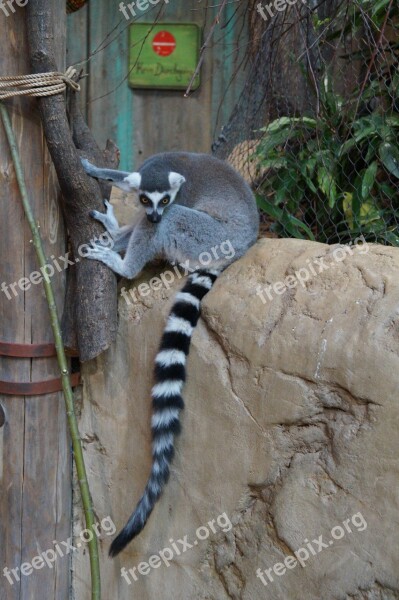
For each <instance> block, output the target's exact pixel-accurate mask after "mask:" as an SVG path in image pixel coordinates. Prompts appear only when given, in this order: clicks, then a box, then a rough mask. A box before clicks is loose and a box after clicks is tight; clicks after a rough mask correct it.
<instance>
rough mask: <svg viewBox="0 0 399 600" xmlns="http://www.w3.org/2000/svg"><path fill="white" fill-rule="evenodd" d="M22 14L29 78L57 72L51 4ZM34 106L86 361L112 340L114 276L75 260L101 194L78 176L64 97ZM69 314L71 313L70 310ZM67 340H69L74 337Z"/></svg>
mask: <svg viewBox="0 0 399 600" xmlns="http://www.w3.org/2000/svg"><path fill="white" fill-rule="evenodd" d="M25 10H26V13H27V31H28V42H29V54H30V62H31V66H32V72H33V73H43V72H47V71H59V70H61V71H62V68H61V69H60V68H59V67H60V66H59V65H57V64H56V62H55V58H54V44H55V40H54V29H53V22H54V18H55V15H54V14H53V8H52V3H51V2H48V0H30V2H29V3H28V4H27V7H26V9H25ZM38 104H39V111H40V116H41V121H42V124H43V129H44V134H45V137H46V141H47V146H48V149H49V152H50V155H51V158H52V160H53V163H54V166H55V170H56V172H57V176H58V181H59V184H60V187H61V192H62V195H63V210H64V214H65V219H66V224H67V227H68V231H69V234H70V237H71V244H72V249H73V253H74V256H75V257H76V259H79V262H78V263H77V264H76V265H75V266H74V267H73V269H76V288H75V289H76V297H75V307H74V310H73V311H72V312H73V315H74V316H75V318H76V327H75V329H76V338H77V345H78V352H79V356H80V359H81V360H82V361H85V360H89V359H91V358H94V357H95V356H97V355H98V354H100V353H101V352H103V351H104V350H106V349H107V348H108V347H109V345H110V344H111V343H112V342H113V341H114V339H115V336H116V326H117V303H116V278H115V275H114V274H113V273H112V271H110V269H108V268H107V267H106V266H105V265H103V264H101V263H100V262H97V261H96V262H95V261H90V260H85V259H82V258H81V257H80V254H79V248H80V246H82V245H83V244H87V243H88V242H89V241H90V240H93V239H95V238H96V237H98V236H99V235H101V233H103V231H104V230H103V228H102V226H101V225H100V224H99V223H97V222H96V221H94V220H93V219H90V217H89V212H90V210H93V209H95V210H102V207H103V202H102V200H103V194H102V190H101V188H100V187H99V185H98V184H97V182H96V181H94V180H93V179H91V178H89V177H88V176H87V175H86V174H85V172H84V171H83V168H82V166H81V163H80V158H79V153H78V151H77V148H76V146H75V143H74V140H73V137H72V134H71V131H70V128H69V124H68V119H67V113H66V106H65V99H64V97H63V95H61V94H58V95H55V96H48V97H43V98H39V99H38ZM75 119H76V122H75V123H74V124H73V128H74V138H75V141H76V143H77V144H78V145H79V146H80V150H81V151H82V150H83V151H84V152H85V155H86V156H87V157H88V158H89V159H91V160H93V162H98V163H99V164H100V159H101V158H102V161H101V162H104V157H102V156H101V153H100V151H99V149H98V147H97V145H96V144H95V142H94V140H93V139H92V138H91V135H89V134H88V129H87V128H86V130H85V129H84V127H83V126H82V123H81V122H79V119H78V118H77V116H76V111H75ZM108 194H109V190H108ZM72 287H73V286H72ZM70 297H71V295H69V299H70ZM68 310H69V311H71V307H70V306H69V307H68ZM73 320H74V319H72V321H73ZM64 321H65V320H64ZM67 321H70V319H67ZM70 337H71V339H73V334H71V336H70Z"/></svg>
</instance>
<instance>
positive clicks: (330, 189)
mask: <svg viewBox="0 0 399 600" xmlns="http://www.w3.org/2000/svg"><path fill="white" fill-rule="evenodd" d="M317 182H318V184H319V188H320V189H321V191H322V192H323V194H324V195H325V196H326V197H327V198H328V205H329V207H330V208H333V207H334V206H335V202H336V200H337V186H336V183H335V179H334V175H333V174H332V173H331V172H330V171H329V170H328V169H327V167H325V166H320V167H319V168H318V170H317Z"/></svg>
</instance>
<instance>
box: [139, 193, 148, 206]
mask: <svg viewBox="0 0 399 600" xmlns="http://www.w3.org/2000/svg"><path fill="white" fill-rule="evenodd" d="M140 202H141V204H148V202H149V200H148V198H147V196H144V194H142V195H141V196H140Z"/></svg>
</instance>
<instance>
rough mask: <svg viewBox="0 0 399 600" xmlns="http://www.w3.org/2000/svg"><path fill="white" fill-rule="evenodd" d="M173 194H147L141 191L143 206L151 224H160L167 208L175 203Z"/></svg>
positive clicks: (140, 198) (140, 197)
mask: <svg viewBox="0 0 399 600" xmlns="http://www.w3.org/2000/svg"><path fill="white" fill-rule="evenodd" d="M171 198H172V196H171V192H170V190H168V191H167V192H146V191H144V190H139V200H140V203H141V206H143V207H144V208H145V211H146V213H147V219H148V220H149V221H151V223H159V221H160V220H161V219H162V214H163V211H164V210H165V208H166V207H167V206H168V205H169V204H171V202H173V200H172V199H171Z"/></svg>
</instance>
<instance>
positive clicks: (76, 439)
mask: <svg viewBox="0 0 399 600" xmlns="http://www.w3.org/2000/svg"><path fill="white" fill-rule="evenodd" d="M0 114H1V118H2V121H3V125H4V129H5V132H6V136H7V140H8V143H9V146H10V149H11V156H12V159H13V162H14V166H15V173H16V176H17V181H18V186H19V189H20V192H21V198H22V204H23V208H24V211H25V216H26V219H27V221H28V224H29V227H30V229H31V232H32V241H33V246H34V248H35V250H36V254H37V259H38V262H39V265H40V267H44V266H45V265H46V262H47V260H46V257H45V254H44V250H43V244H42V240H41V238H40V234H39V229H38V227H37V225H36V222H35V219H34V215H33V212H32V208H31V206H30V202H29V198H28V192H27V189H26V184H25V177H24V174H23V169H22V165H21V160H20V156H19V152H18V147H17V143H16V140H15V136H14V133H13V130H12V126H11V121H10V117H9V115H8V112H7V109H6V107H5V105H4V104H3V103H2V102H0ZM43 272H44V273H45V270H43ZM43 285H44V290H45V293H46V298H47V303H48V307H49V312H50V319H51V327H52V330H53V334H54V340H55V348H56V352H57V359H58V365H59V367H60V371H61V381H62V389H63V392H64V398H65V406H66V413H67V417H68V425H69V431H70V434H71V439H72V448H73V454H74V460H75V465H76V472H77V476H78V481H79V488H80V494H81V497H82V503H83V510H84V514H85V521H86V528H87V529H89V530H90V531H92V532H94V529H93V525H94V522H95V518H94V511H93V503H92V499H91V494H90V489H89V484H88V481H87V474H86V467H85V463H84V459H83V451H82V444H81V440H80V435H79V429H78V424H77V420H76V414H75V407H74V401H73V391H72V387H71V381H70V375H69V372H68V363H67V359H66V356H65V351H64V345H63V342H62V336H61V327H60V322H59V319H58V314H57V306H56V303H55V299H54V293H53V289H52V286H51V282H50V278H49V276H48V275H47V274H46V275H44V276H43ZM88 546H89V555H90V571H91V598H92V600H100V598H101V579H100V562H99V555H98V542H97V537H96V535H93V536H92V539H91V541H90V542H88Z"/></svg>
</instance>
